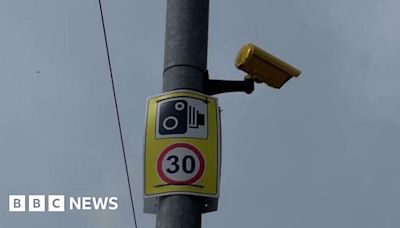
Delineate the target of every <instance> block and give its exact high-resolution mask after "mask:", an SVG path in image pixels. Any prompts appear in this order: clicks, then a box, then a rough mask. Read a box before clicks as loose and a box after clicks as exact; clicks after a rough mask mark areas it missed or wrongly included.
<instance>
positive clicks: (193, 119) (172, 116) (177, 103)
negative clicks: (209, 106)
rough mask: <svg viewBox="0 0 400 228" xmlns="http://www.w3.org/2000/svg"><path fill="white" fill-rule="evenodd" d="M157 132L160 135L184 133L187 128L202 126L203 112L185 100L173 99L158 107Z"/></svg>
mask: <svg viewBox="0 0 400 228" xmlns="http://www.w3.org/2000/svg"><path fill="white" fill-rule="evenodd" d="M158 118H159V119H158V133H159V134H160V135H172V134H185V133H187V132H188V129H189V128H199V126H204V114H203V113H200V112H199V110H197V109H196V107H193V106H191V105H189V104H188V102H187V101H186V100H173V101H166V102H164V103H162V104H161V105H160V107H159V116H158Z"/></svg>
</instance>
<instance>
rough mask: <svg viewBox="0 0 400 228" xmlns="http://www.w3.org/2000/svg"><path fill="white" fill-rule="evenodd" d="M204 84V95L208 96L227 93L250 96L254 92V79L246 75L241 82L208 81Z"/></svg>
mask: <svg viewBox="0 0 400 228" xmlns="http://www.w3.org/2000/svg"><path fill="white" fill-rule="evenodd" d="M206 83H207V84H206V93H207V94H208V95H215V94H220V93H229V92H245V93H247V94H250V93H252V92H253V91H254V79H253V77H252V76H250V75H246V76H245V77H244V80H243V81H229V80H213V79H208V80H207V82H206Z"/></svg>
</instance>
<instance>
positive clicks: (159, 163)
mask: <svg viewBox="0 0 400 228" xmlns="http://www.w3.org/2000/svg"><path fill="white" fill-rule="evenodd" d="M180 147H183V148H186V149H188V150H190V151H192V152H193V153H194V154H195V155H196V156H197V158H198V159H199V162H200V164H199V165H200V167H199V171H198V173H197V174H196V175H195V176H193V177H192V178H190V179H189V180H185V181H177V180H172V179H171V178H169V177H168V176H167V175H165V173H164V171H163V169H162V161H163V159H164V157H165V156H166V155H167V154H168V152H170V151H171V150H173V149H176V148H180ZM204 163H205V162H204V158H203V155H202V154H201V152H200V150H198V149H197V148H196V147H194V146H193V145H190V144H187V143H175V144H172V145H170V146H168V147H167V148H165V149H164V150H163V151H162V152H161V154H160V156H159V157H158V160H157V172H158V175H159V176H160V177H161V179H162V180H163V181H165V182H166V183H168V184H176V185H190V184H193V183H195V182H196V181H198V180H199V179H200V178H201V176H203V173H204Z"/></svg>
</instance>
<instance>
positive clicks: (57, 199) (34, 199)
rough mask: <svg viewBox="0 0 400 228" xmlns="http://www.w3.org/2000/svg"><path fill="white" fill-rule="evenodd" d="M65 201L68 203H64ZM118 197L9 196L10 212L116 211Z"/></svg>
mask: <svg viewBox="0 0 400 228" xmlns="http://www.w3.org/2000/svg"><path fill="white" fill-rule="evenodd" d="M66 199H67V201H68V202H66ZM117 209H118V197H68V198H66V197H65V196H64V195H47V197H46V195H27V196H26V195H9V196H8V210H9V211H10V212H24V211H29V212H45V211H49V212H64V211H65V210H70V211H81V210H111V211H114V210H117Z"/></svg>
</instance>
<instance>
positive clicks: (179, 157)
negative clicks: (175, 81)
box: [144, 90, 220, 206]
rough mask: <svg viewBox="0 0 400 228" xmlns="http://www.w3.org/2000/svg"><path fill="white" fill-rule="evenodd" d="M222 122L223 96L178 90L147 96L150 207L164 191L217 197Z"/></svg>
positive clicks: (146, 158) (146, 164)
mask: <svg viewBox="0 0 400 228" xmlns="http://www.w3.org/2000/svg"><path fill="white" fill-rule="evenodd" d="M219 177H220V121H219V107H218V103H217V99H216V98H214V97H211V96H208V95H205V94H201V93H197V92H193V91H188V90H177V91H173V92H168V93H164V94H161V95H158V96H154V97H151V98H149V99H148V100H147V111H146V133H145V149H144V198H145V206H146V205H154V204H152V203H149V202H153V201H152V200H153V199H156V198H157V197H159V196H164V195H173V194H189V195H198V196H202V197H207V198H212V199H215V200H217V198H218V196H219Z"/></svg>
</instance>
